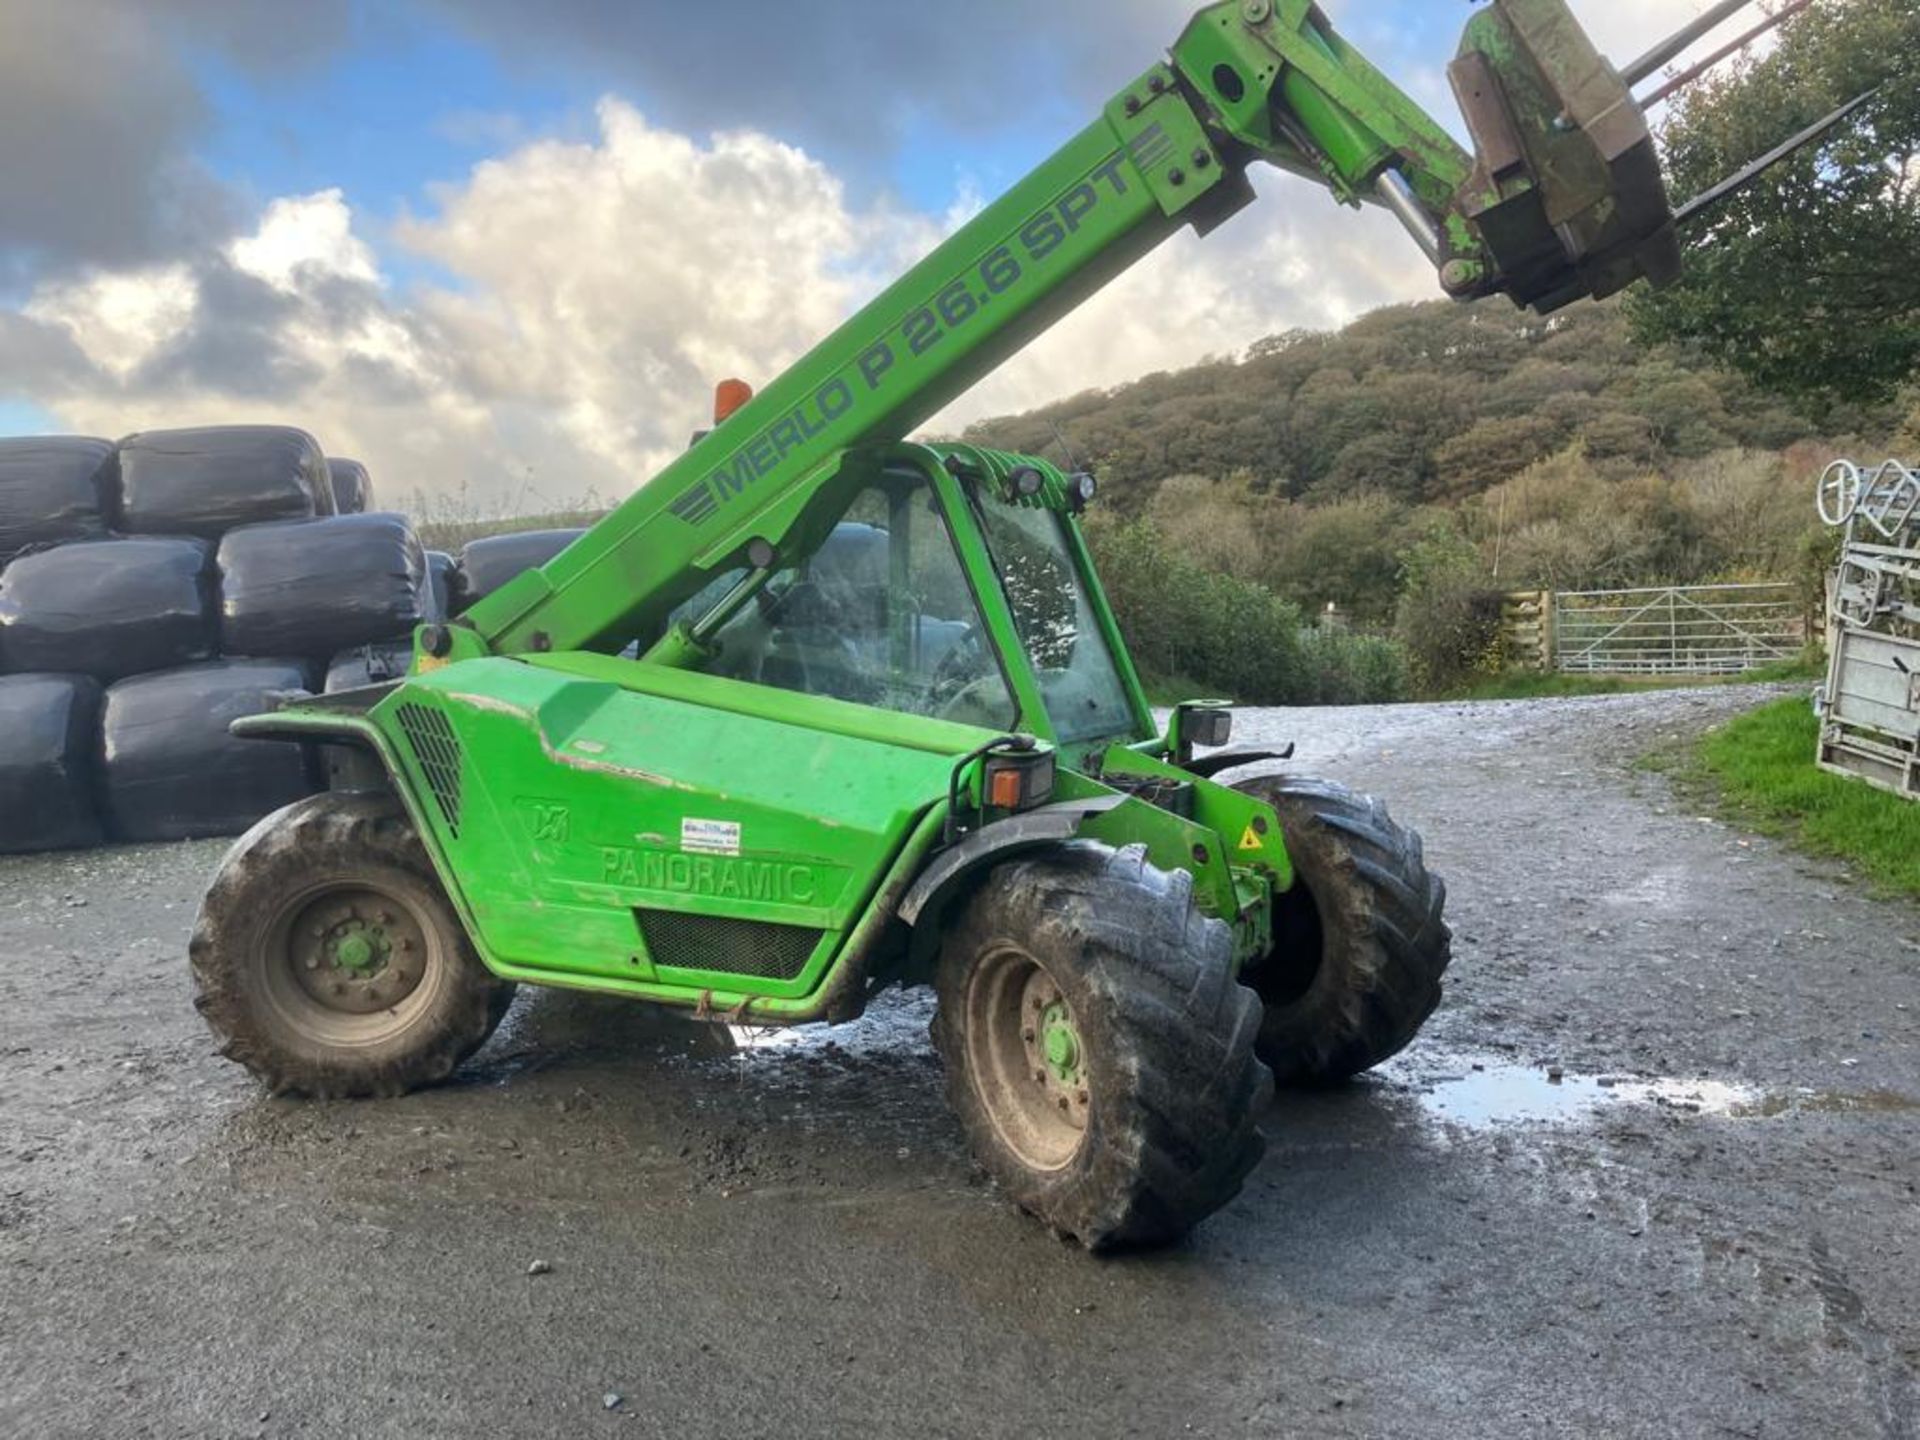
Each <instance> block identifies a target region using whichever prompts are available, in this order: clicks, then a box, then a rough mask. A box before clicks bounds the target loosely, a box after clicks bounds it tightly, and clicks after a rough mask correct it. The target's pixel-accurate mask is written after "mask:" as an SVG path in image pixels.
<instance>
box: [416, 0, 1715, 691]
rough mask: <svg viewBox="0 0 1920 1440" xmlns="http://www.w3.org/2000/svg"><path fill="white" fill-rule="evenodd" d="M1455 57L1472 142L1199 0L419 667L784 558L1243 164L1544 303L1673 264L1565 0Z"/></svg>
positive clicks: (566, 642) (1274, 24)
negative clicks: (877, 456)
mask: <svg viewBox="0 0 1920 1440" xmlns="http://www.w3.org/2000/svg"><path fill="white" fill-rule="evenodd" d="M1453 76H1454V83H1455V88H1456V90H1457V92H1458V93H1459V95H1460V98H1461V101H1462V104H1463V108H1464V110H1465V112H1466V116H1467V121H1468V125H1469V128H1470V129H1471V130H1472V132H1473V134H1474V136H1475V139H1476V142H1477V144H1478V148H1479V151H1480V153H1479V156H1478V158H1477V159H1476V157H1474V156H1469V155H1468V154H1467V153H1466V152H1465V151H1464V150H1463V149H1462V148H1461V147H1460V146H1458V145H1457V144H1455V142H1454V141H1453V140H1452V139H1451V138H1450V137H1449V136H1448V135H1447V133H1446V132H1445V131H1444V130H1443V129H1442V128H1441V127H1440V126H1439V125H1438V124H1436V123H1435V122H1434V121H1433V120H1432V119H1431V118H1430V117H1429V116H1427V115H1426V114H1425V113H1424V112H1423V111H1422V110H1421V109H1420V108H1419V107H1418V106H1417V105H1415V104H1414V103H1413V101H1412V100H1410V99H1408V98H1407V96H1406V95H1404V94H1403V93H1402V92H1401V91H1400V90H1398V89H1397V88H1396V87H1395V86H1394V85H1393V84H1392V83H1391V82H1390V81H1388V80H1387V79H1386V78H1385V77H1384V76H1383V75H1381V74H1380V72H1379V71H1377V70H1376V69H1374V68H1373V67H1372V66H1371V65H1370V64H1368V63H1367V61H1366V60H1365V59H1364V58H1363V57H1362V56H1360V55H1359V54H1358V52H1356V51H1355V50H1354V49H1353V48H1352V47H1351V46H1349V45H1348V44H1347V43H1346V42H1345V41H1344V40H1342V39H1341V38H1340V37H1339V36H1338V35H1336V34H1335V33H1334V31H1333V29H1332V27H1331V26H1330V25H1329V24H1328V23H1327V21H1326V19H1325V17H1324V16H1323V15H1322V14H1321V13H1320V11H1319V9H1318V7H1317V6H1315V5H1313V4H1312V3H1311V0H1223V3H1219V4H1214V5H1210V6H1208V7H1207V8H1206V9H1204V10H1202V11H1201V12H1200V13H1199V15H1198V16H1196V17H1195V18H1194V20H1193V22H1192V23H1191V24H1190V25H1189V26H1188V27H1187V29H1186V31H1185V32H1184V33H1183V34H1182V35H1181V37H1180V39H1179V41H1178V42H1177V43H1176V45H1175V46H1174V49H1173V52H1172V54H1171V56H1170V57H1169V58H1168V59H1167V60H1166V61H1165V62H1163V63H1161V64H1157V65H1155V66H1154V67H1153V68H1152V69H1150V70H1148V71H1147V72H1146V73H1145V74H1144V75H1142V76H1141V77H1140V78H1139V79H1138V80H1136V81H1135V82H1134V83H1133V84H1132V85H1129V86H1128V87H1127V88H1126V89H1125V90H1124V91H1123V92H1121V94H1120V95H1118V96H1117V97H1115V99H1114V100H1113V101H1112V102H1111V103H1110V104H1109V105H1108V106H1107V108H1106V111H1105V113H1104V114H1103V115H1101V117H1100V118H1099V119H1098V120H1096V121H1095V122H1094V123H1093V124H1092V125H1090V126H1089V127H1088V128H1087V129H1086V130H1084V131H1082V132H1081V133H1080V134H1079V135H1077V136H1075V137H1074V138H1073V139H1072V140H1070V141H1068V142H1067V144H1066V145H1065V146H1064V147H1063V148H1062V149H1061V150H1060V151H1059V152H1058V153H1057V154H1055V155H1054V156H1053V157H1052V158H1051V159H1049V160H1047V161H1046V162H1045V163H1043V164H1042V165H1041V166H1040V167H1039V168H1038V169H1036V170H1035V171H1034V172H1033V173H1032V174H1031V175H1029V176H1028V177H1027V178H1026V179H1024V180H1022V181H1021V182H1020V183H1019V184H1017V185H1016V186H1014V188H1013V189H1012V190H1011V191H1009V192H1008V193H1007V194H1006V195H1004V196H1003V197H1001V198H1000V199H999V200H998V201H996V202H995V203H994V204H992V205H991V206H989V207H988V208H987V209H985V210H984V211H982V212H981V213H980V214H979V215H978V216H976V217H975V218H974V219H973V220H972V221H971V222H969V223H968V224H967V225H966V226H964V227H963V228H961V229H960V230H959V231H958V232H957V233H956V234H955V235H954V236H953V237H952V238H951V239H949V240H947V241H946V242H945V243H944V244H942V245H941V246H940V247H939V248H938V249H937V250H935V251H934V252H933V254H931V255H930V256H928V257H927V259H925V260H924V261H922V262H921V263H920V264H919V265H917V266H915V267H914V269H913V270H912V271H910V272H909V273H908V274H907V275H906V276H904V277H903V278H902V279H901V280H899V281H898V282H897V283H896V284H894V285H893V286H892V287H890V288H889V289H888V290H887V291H886V292H885V293H884V294H882V295H881V296H880V297H879V298H878V299H876V300H874V301H873V302H872V303H871V304H869V305H868V306H867V307H866V308H865V309H863V310H862V311H860V313H859V314H857V315H856V316H854V317H853V318H852V319H851V320H849V321H848V322H847V323H846V324H844V325H843V326H841V327H840V329H839V330H837V331H836V332H835V333H834V334H832V335H831V336H829V337H828V338H827V339H826V340H825V341H823V342H822V343H821V344H820V345H819V346H818V347H817V348H815V349H814V350H813V351H812V352H811V353H810V354H808V355H807V356H806V357H805V358H804V359H802V360H801V361H799V362H798V363H797V364H796V365H794V366H793V367H792V368H791V369H789V370H788V371H787V372H786V373H785V374H784V375H782V376H781V377H780V378H779V379H778V380H776V381H774V382H773V383H772V384H771V385H769V386H768V387H767V388H766V389H765V390H764V391H763V392H762V393H761V394H760V395H759V396H758V398H756V399H755V400H753V401H752V402H751V403H750V404H748V405H747V406H746V407H745V408H744V409H742V410H740V411H739V412H738V413H737V414H735V415H734V416H733V417H732V418H730V419H729V420H727V421H726V422H725V423H724V424H723V425H722V426H720V428H718V429H717V430H716V431H714V432H713V433H712V434H711V435H709V436H708V437H707V438H705V439H704V440H702V441H701V442H700V443H699V444H698V445H696V446H695V447H694V448H693V449H692V450H691V451H689V452H688V453H687V454H686V455H685V456H683V457H682V458H680V459H679V460H677V461H675V462H674V463H673V464H672V465H670V466H668V467H667V469H666V470H664V471H663V472H661V474H660V475H658V476H657V477H655V479H654V480H653V481H652V482H651V483H649V484H647V485H646V486H645V487H643V488H642V489H641V490H640V491H639V492H638V493H636V494H635V495H634V496H633V497H632V498H631V499H629V500H628V501H627V502H626V503H625V504H623V505H622V506H620V508H619V509H617V510H616V511H614V512H613V513H612V514H610V515H608V516H607V517H606V518H605V519H604V520H602V521H601V522H600V523H599V524H597V525H596V526H594V528H593V529H592V530H590V531H589V532H588V533H587V534H586V535H585V536H583V537H582V538H581V539H580V540H579V541H578V542H577V543H576V544H574V545H573V546H572V547H571V548H570V549H568V550H567V551H566V552H565V553H564V554H562V555H560V556H559V557H558V558H556V559H555V560H554V561H553V562H552V563H550V564H549V565H548V566H547V567H546V568H545V569H544V570H541V571H535V572H532V573H530V574H528V575H525V576H523V577H521V578H520V579H519V580H518V581H516V582H514V583H513V584H511V585H509V586H507V587H505V588H504V589H502V590H501V591H499V592H498V593H497V594H495V595H494V596H492V597H491V598H489V599H488V600H486V601H484V602H482V603H481V604H480V605H479V606H477V607H476V608H475V609H474V611H473V612H472V614H471V615H470V616H469V617H468V618H467V621H466V622H465V623H464V624H462V625H461V626H458V627H455V628H454V629H452V630H451V631H450V632H448V631H444V630H442V631H437V632H423V636H428V635H429V634H430V639H429V638H423V642H422V644H423V648H424V649H425V650H426V652H427V657H426V658H427V662H428V663H434V662H440V661H446V660H452V659H464V658H471V657H477V656H481V655H487V654H524V653H529V652H544V651H549V650H582V649H592V648H596V647H602V648H617V647H618V646H619V645H621V644H624V643H625V642H626V641H627V640H628V639H630V638H631V637H632V636H634V635H635V634H638V633H642V632H644V631H648V630H650V629H656V628H657V627H658V626H659V624H660V623H661V621H662V620H663V619H664V617H665V616H666V615H667V614H668V613H670V611H671V610H672V609H673V607H674V606H676V605H678V604H680V603H681V602H683V601H684V600H685V599H687V598H688V597H690V596H692V595H694V594H696V593H698V592H699V591H700V590H701V589H702V588H703V587H704V586H705V585H706V584H707V583H708V582H709V581H710V580H711V579H712V578H713V577H714V576H715V575H716V574H719V573H723V572H726V571H729V570H733V569H739V568H746V569H749V570H763V569H770V568H776V567H777V566H778V565H779V564H780V563H781V559H780V557H781V555H782V554H783V552H787V551H788V550H790V548H791V546H792V542H793V541H794V540H795V539H796V538H797V537H800V536H802V535H804V534H805V532H806V528H807V524H808V522H809V520H810V519H811V520H812V522H813V523H814V524H815V525H817V524H818V523H819V514H820V512H821V511H822V510H824V509H826V508H827V506H826V505H825V503H824V502H826V501H829V500H831V499H833V498H834V497H836V496H837V495H838V494H840V493H842V492H844V491H848V490H850V489H851V488H853V487H854V486H855V485H856V484H857V483H858V481H859V478H860V476H861V475H862V474H864V473H865V472H864V470H863V469H862V468H861V466H860V464H858V463H856V462H853V461H850V456H851V455H856V454H859V453H861V452H869V453H870V452H871V450H872V447H877V446H883V445H885V444H887V443H889V442H893V441H898V440H900V439H902V438H903V437H905V436H906V435H907V434H909V433H910V432H911V431H912V430H914V429H915V428H916V427H917V426H919V425H922V424H924V423H925V422H926V421H927V420H928V419H930V418H931V417H932V416H933V415H935V414H937V413H938V412H939V411H940V410H941V409H942V408H943V407H944V406H945V405H946V404H947V403H948V402H949V401H951V400H952V399H954V398H955V397H956V396H958V395H960V394H961V393H963V392H964V391H965V390H966V389H968V388H969V387H970V386H971V385H973V384H974V383H975V382H976V381H977V380H979V379H980V378H981V377H982V376H984V375H986V374H987V373H989V372H990V371H992V370H993V369H994V368H995V367H997V366H998V365H1000V364H1001V363H1002V362H1004V361H1005V360H1006V359H1007V358H1009V357H1010V356H1011V355H1013V354H1014V353H1015V352H1016V351H1018V350H1019V349H1020V348H1021V347H1023V346H1024V345H1025V344H1026V343H1027V342H1028V341H1030V340H1031V339H1032V338H1033V337H1034V336H1036V335H1038V334H1039V333H1041V332H1042V331H1043V330H1045V329H1046V328H1047V327H1048V326H1050V325H1051V324H1053V322H1054V321H1056V320H1058V319H1059V318H1060V317H1061V316H1063V315H1065V314H1066V313H1067V312H1068V311H1069V310H1071V309H1073V308H1074V307H1075V306H1076V305H1078V304H1079V303H1080V302H1081V301H1083V300H1085V299H1086V298H1087V297H1088V296H1090V295H1092V294H1093V293H1094V292H1095V291H1097V290H1098V289H1100V288H1101V287H1102V286H1104V285H1105V284H1106V283H1107V282H1108V281H1110V280H1112V279H1113V278H1114V277H1115V276H1117V275H1118V274H1120V273H1121V272H1122V271H1123V270H1125V269H1127V268H1128V267H1129V266H1131V265H1132V264H1133V263H1134V262H1135V261H1137V260H1139V259H1140V258H1141V257H1142V256H1144V255H1146V254H1147V253H1148V252H1149V251H1151V250H1152V249H1154V248H1155V247H1156V246H1158V245H1159V244H1160V243H1161V242H1162V241H1163V240H1165V239H1167V238H1168V237H1169V236H1170V235H1172V234H1173V233H1174V232H1175V231H1176V230H1177V229H1179V228H1181V227H1182V226H1185V225H1192V226H1194V227H1195V229H1196V230H1198V231H1199V232H1200V233H1203V234H1204V233H1206V232H1207V231H1210V230H1211V229H1213V228H1214V227H1215V226H1217V225H1219V224H1220V223H1221V222H1222V221H1224V220H1225V219H1227V218H1228V217H1229V216H1231V215H1232V214H1234V213H1235V212H1237V211H1238V210H1240V209H1241V208H1242V207H1244V206H1245V205H1247V204H1248V203H1249V202H1250V201H1251V200H1252V199H1253V192H1252V188H1251V186H1250V185H1249V184H1248V181H1247V170H1248V167H1249V166H1250V165H1251V164H1252V163H1253V162H1255V161H1265V162H1267V163H1269V164H1273V165H1277V166H1279V167H1281V168H1282V169H1286V170H1289V171H1293V172H1295V173H1298V174H1302V175H1306V176H1310V177H1312V178H1314V179H1315V180H1317V181H1319V182H1320V183H1321V184H1323V185H1324V186H1325V187H1326V188H1327V189H1329V190H1330V191H1332V192H1333V194H1334V195H1335V196H1336V197H1337V198H1338V199H1340V200H1342V201H1344V202H1347V203H1359V202H1360V201H1361V200H1363V199H1370V200H1376V201H1378V202H1380V203H1384V204H1385V205H1387V206H1388V207H1389V208H1391V209H1392V210H1393V211H1394V212H1395V213H1396V214H1397V215H1399V217H1400V218H1401V219H1402V221H1403V222H1404V223H1405V224H1406V225H1407V227H1408V229H1409V230H1410V231H1411V232H1412V233H1413V235H1414V237H1415V239H1416V240H1417V241H1418V243H1419V244H1420V246H1421V248H1422V249H1423V250H1424V251H1425V252H1426V253H1427V255H1428V257H1429V259H1431V260H1432V261H1433V263H1434V264H1435V265H1436V267H1438V269H1439V272H1440V278H1441V282H1442V285H1443V287H1444V288H1445V289H1446V290H1447V291H1448V292H1449V293H1451V294H1454V295H1456V296H1460V297H1463V298H1464V297H1474V296H1481V295H1488V294H1495V293H1501V292H1505V293H1509V294H1511V295H1513V296H1514V298H1515V300H1516V301H1517V302H1519V303H1524V304H1534V305H1537V306H1539V307H1540V308H1543V309H1549V308H1554V307H1556V306H1558V305H1561V304H1565V303H1568V302H1569V301H1571V300H1573V299H1576V298H1579V297H1581V296H1584V295H1588V294H1596V295H1600V294H1608V293H1611V292H1612V291H1613V290H1616V289H1619V288H1621V286H1623V285H1624V284H1626V283H1628V282H1629V281H1630V280H1632V279H1634V278H1636V277H1637V276H1639V275H1641V274H1650V275H1652V276H1653V277H1654V278H1656V279H1661V278H1665V276H1666V275H1667V274H1668V273H1669V272H1670V271H1672V270H1675V269H1677V262H1678V251H1677V248H1676V247H1675V246H1674V244H1673V239H1672V226H1671V218H1672V217H1671V209H1670V206H1669V205H1668V203H1667V199H1666V193H1665V190H1664V187H1663V186H1662V184H1661V182H1660V174H1659V168H1658V164H1657V160H1655V158H1654V156H1653V147H1652V143H1651V140H1650V139H1649V138H1648V136H1647V131H1646V126H1645V121H1644V118H1643V117H1642V116H1641V113H1640V110H1639V108H1638V106H1636V105H1635V104H1634V103H1633V100H1632V96H1631V94H1630V92H1629V91H1628V90H1627V88H1626V86H1625V84H1624V83H1623V82H1622V81H1621V80H1620V77H1619V76H1618V74H1617V73H1616V72H1615V71H1614V70H1613V69H1612V68H1611V67H1610V66H1608V65H1607V63H1606V62H1605V61H1604V60H1603V59H1601V58H1600V56H1599V55H1598V54H1597V53H1596V52H1595V51H1594V49H1593V47H1592V45H1591V43H1590V42H1589V41H1588V40H1587V37H1586V35H1585V33H1584V32H1583V31H1582V30H1581V29H1580V27H1579V25H1578V24H1577V23H1576V22H1575V21H1574V20H1573V19H1572V16H1571V14H1570V13H1569V12H1568V10H1567V8H1566V5H1565V3H1564V0H1494V4H1493V5H1492V6H1491V8H1489V9H1487V10H1483V11H1481V12H1480V13H1479V14H1477V15H1476V16H1475V17H1474V19H1473V21H1472V23H1471V24H1470V25H1469V27H1468V32H1467V38H1466V41H1465V43H1464V45H1463V49H1462V53H1461V58H1460V59H1459V60H1458V61H1456V62H1455V65H1454V67H1453ZM1669 250H1671V251H1672V252H1673V253H1672V257H1671V263H1669V259H1668V254H1667V252H1668V251H1669Z"/></svg>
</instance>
